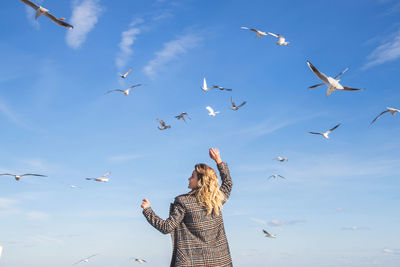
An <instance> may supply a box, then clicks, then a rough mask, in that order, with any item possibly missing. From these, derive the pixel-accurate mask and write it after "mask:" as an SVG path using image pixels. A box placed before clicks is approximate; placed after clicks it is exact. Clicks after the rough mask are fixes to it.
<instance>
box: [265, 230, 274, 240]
mask: <svg viewBox="0 0 400 267" xmlns="http://www.w3.org/2000/svg"><path fill="white" fill-rule="evenodd" d="M263 232H264V234H265V236H266V237H269V238H276V235H272V234H270V233H268V232H267V231H265V230H264V229H263Z"/></svg>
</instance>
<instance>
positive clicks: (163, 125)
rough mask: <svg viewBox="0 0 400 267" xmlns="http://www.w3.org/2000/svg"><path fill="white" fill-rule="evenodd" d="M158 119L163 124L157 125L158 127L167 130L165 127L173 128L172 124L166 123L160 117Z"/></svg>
mask: <svg viewBox="0 0 400 267" xmlns="http://www.w3.org/2000/svg"><path fill="white" fill-rule="evenodd" d="M157 120H158V122H159V123H160V124H161V126H157V127H158V129H160V130H165V129H168V128H171V125H166V124H165V122H164V121H163V120H160V119H157Z"/></svg>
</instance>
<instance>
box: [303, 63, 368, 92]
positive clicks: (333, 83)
mask: <svg viewBox="0 0 400 267" xmlns="http://www.w3.org/2000/svg"><path fill="white" fill-rule="evenodd" d="M307 65H308V66H309V67H310V69H311V71H312V72H313V73H314V74H315V75H316V76H317V77H318V78H319V79H320V80H321V81H323V82H324V83H320V84H316V85H313V86H310V87H308V88H309V89H312V88H315V87H318V86H321V85H324V84H326V85H327V86H328V91H327V92H326V96H330V95H331V94H332V92H333V91H335V90H342V91H359V90H363V89H357V88H351V87H347V86H342V85H341V84H340V83H339V82H340V80H339V79H338V78H339V77H340V76H341V75H342V74H343V73H345V72H346V71H347V70H348V68H346V69H344V70H343V71H342V72H341V73H339V74H338V75H336V77H335V78H332V77H329V76H326V75H325V74H323V73H322V72H319V70H318V69H317V68H316V67H314V66H313V65H312V64H311V62H310V61H307Z"/></svg>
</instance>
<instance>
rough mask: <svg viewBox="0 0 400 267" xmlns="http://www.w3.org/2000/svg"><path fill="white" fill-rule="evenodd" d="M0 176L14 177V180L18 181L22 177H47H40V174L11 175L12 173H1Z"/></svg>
mask: <svg viewBox="0 0 400 267" xmlns="http://www.w3.org/2000/svg"><path fill="white" fill-rule="evenodd" d="M1 175H8V176H14V178H15V180H17V181H19V179H21V177H23V176H40V177H47V176H46V175H41V174H34V173H25V174H12V173H2V174H0V176H1Z"/></svg>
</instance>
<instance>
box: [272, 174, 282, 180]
mask: <svg viewBox="0 0 400 267" xmlns="http://www.w3.org/2000/svg"><path fill="white" fill-rule="evenodd" d="M278 177H281V178H282V179H286V178H285V177H283V176H282V175H280V174H272V175H271V176H270V177H268V179H271V178H274V179H276V178H278Z"/></svg>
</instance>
